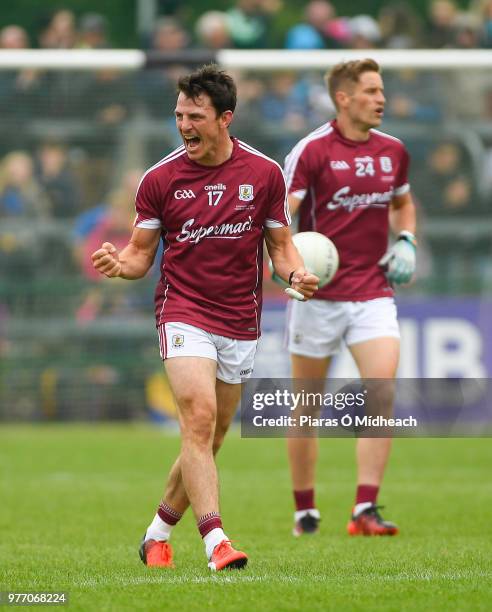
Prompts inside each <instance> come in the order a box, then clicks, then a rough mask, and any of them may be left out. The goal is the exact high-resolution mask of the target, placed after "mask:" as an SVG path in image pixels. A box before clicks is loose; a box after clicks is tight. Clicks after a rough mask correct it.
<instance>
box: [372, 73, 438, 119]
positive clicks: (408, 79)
mask: <svg viewBox="0 0 492 612" xmlns="http://www.w3.org/2000/svg"><path fill="white" fill-rule="evenodd" d="M440 77H441V75H439V74H435V73H428V72H426V71H421V70H414V69H412V68H407V69H405V70H397V71H393V70H392V71H388V74H387V75H385V85H386V87H385V96H386V107H385V110H384V114H385V116H386V117H388V118H389V119H398V120H404V121H407V120H409V121H422V122H435V121H439V120H440V119H441V118H442V87H443V84H442V82H441V78H440Z"/></svg>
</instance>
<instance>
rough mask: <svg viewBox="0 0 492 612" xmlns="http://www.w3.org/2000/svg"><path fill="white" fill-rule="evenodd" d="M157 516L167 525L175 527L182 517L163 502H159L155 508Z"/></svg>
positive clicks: (181, 514) (180, 513)
mask: <svg viewBox="0 0 492 612" xmlns="http://www.w3.org/2000/svg"><path fill="white" fill-rule="evenodd" d="M157 514H158V515H159V517H160V519H161V520H163V521H164V522H165V523H167V524H168V525H176V523H177V522H178V521H179V519H180V518H181V517H182V516H183V513H182V512H176V510H173V509H172V508H171V506H168V505H167V504H166V503H165V502H161V503H160V504H159V507H158V508H157Z"/></svg>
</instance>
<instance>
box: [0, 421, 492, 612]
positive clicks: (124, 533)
mask: <svg viewBox="0 0 492 612" xmlns="http://www.w3.org/2000/svg"><path fill="white" fill-rule="evenodd" d="M178 448H179V439H178V438H177V436H176V435H173V434H169V433H167V434H166V433H164V432H162V431H159V430H157V429H153V428H150V427H146V426H141V425H140V426H136V425H129V426H127V425H121V426H115V425H111V426H109V425H99V426H93V427H89V426H72V425H59V426H49V427H48V426H40V427H34V426H22V427H21V426H10V425H8V426H5V425H4V426H2V427H1V428H0V536H1V537H0V590H3V591H5V590H14V591H18V590H21V591H25V590H31V591H60V590H66V591H68V592H69V597H70V603H69V607H68V609H69V610H84V611H92V610H97V611H99V610H136V609H141V610H209V609H210V610H220V611H222V610H236V611H242V610H245V611H254V612H257V611H260V610H268V611H276V610H306V611H310V610H341V611H345V610H361V611H362V610H363V611H365V612H367V611H368V610H395V611H396V610H398V611H400V610H430V611H435V610H446V611H449V610H451V609H452V610H453V612H455V611H456V610H466V611H469V610H490V609H491V608H490V606H491V602H492V580H491V579H492V521H491V517H492V477H491V466H492V444H491V440H490V439H450V440H446V439H427V440H408V439H407V440H401V439H400V440H395V442H394V449H393V456H392V460H391V463H390V466H389V469H388V473H387V477H386V481H385V484H384V487H383V490H382V493H381V496H380V501H381V502H382V503H384V504H386V506H387V509H386V511H385V513H384V515H385V516H387V517H388V519H391V520H394V521H395V522H397V523H398V524H399V526H400V528H401V535H399V536H397V537H396V538H379V539H378V538H352V539H351V538H350V537H349V536H347V535H346V533H345V525H346V522H347V519H348V514H349V511H350V507H351V505H352V501H353V493H354V460H353V448H354V443H353V441H352V440H328V439H326V440H322V441H321V458H320V465H319V479H318V480H319V486H318V503H319V507H320V509H321V512H322V530H321V533H320V534H319V536H316V537H311V538H301V539H300V540H296V539H294V538H293V537H292V536H291V528H292V509H293V508H292V501H291V492H290V486H289V480H288V473H287V463H286V456H285V442H284V441H283V440H242V439H240V437H239V435H238V433H237V432H233V433H232V434H231V435H230V437H229V439H228V440H227V441H226V444H225V446H224V448H223V450H222V451H221V455H220V457H219V461H218V463H219V469H220V477H221V503H222V515H223V519H224V525H225V529H226V533H227V534H228V535H229V537H231V538H232V539H233V540H235V541H236V542H237V545H238V546H240V547H241V548H243V549H244V550H245V551H247V552H248V554H249V555H250V564H249V565H248V567H247V568H246V569H245V570H243V571H241V572H227V573H225V572H223V573H218V574H216V575H211V574H210V572H209V570H208V569H207V566H206V561H205V556H204V552H203V546H202V542H201V540H200V537H199V535H198V532H197V530H196V527H195V525H194V521H193V520H192V516H191V514H187V515H186V516H185V518H184V519H183V520H182V522H181V524H180V525H179V526H178V527H177V528H176V529H175V531H174V534H173V539H172V543H173V545H174V549H175V557H176V566H177V567H176V569H175V570H157V569H149V568H146V567H145V566H143V565H142V564H141V562H140V560H139V558H138V554H137V548H138V542H139V540H140V538H141V536H142V533H143V532H144V530H145V528H146V526H147V524H148V523H149V521H150V520H151V518H152V517H153V515H154V512H155V507H156V505H157V503H158V500H159V497H160V494H161V490H162V485H163V480H164V476H165V473H166V471H167V469H168V468H169V466H170V464H171V460H172V459H173V457H174V456H175V455H176V453H177V450H178Z"/></svg>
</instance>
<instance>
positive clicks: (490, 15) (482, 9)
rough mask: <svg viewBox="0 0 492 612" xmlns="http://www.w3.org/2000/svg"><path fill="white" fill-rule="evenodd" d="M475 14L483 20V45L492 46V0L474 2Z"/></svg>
mask: <svg viewBox="0 0 492 612" xmlns="http://www.w3.org/2000/svg"><path fill="white" fill-rule="evenodd" d="M472 8H473V10H474V12H475V14H476V15H477V16H478V17H479V19H480V21H481V22H482V43H481V46H483V47H486V48H487V49H490V48H492V0H478V1H477V2H475V3H472Z"/></svg>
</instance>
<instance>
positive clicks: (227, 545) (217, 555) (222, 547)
mask: <svg viewBox="0 0 492 612" xmlns="http://www.w3.org/2000/svg"><path fill="white" fill-rule="evenodd" d="M247 562H248V555H247V554H246V553H243V552H241V551H240V550H235V549H234V548H232V545H231V542H230V540H222V542H220V543H219V544H217V546H216V547H215V548H214V551H213V553H212V556H211V558H210V562H209V564H208V567H209V568H210V569H211V570H212V571H213V572H218V571H219V570H222V569H241V568H243V567H244V566H245V565H246V563H247Z"/></svg>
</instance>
